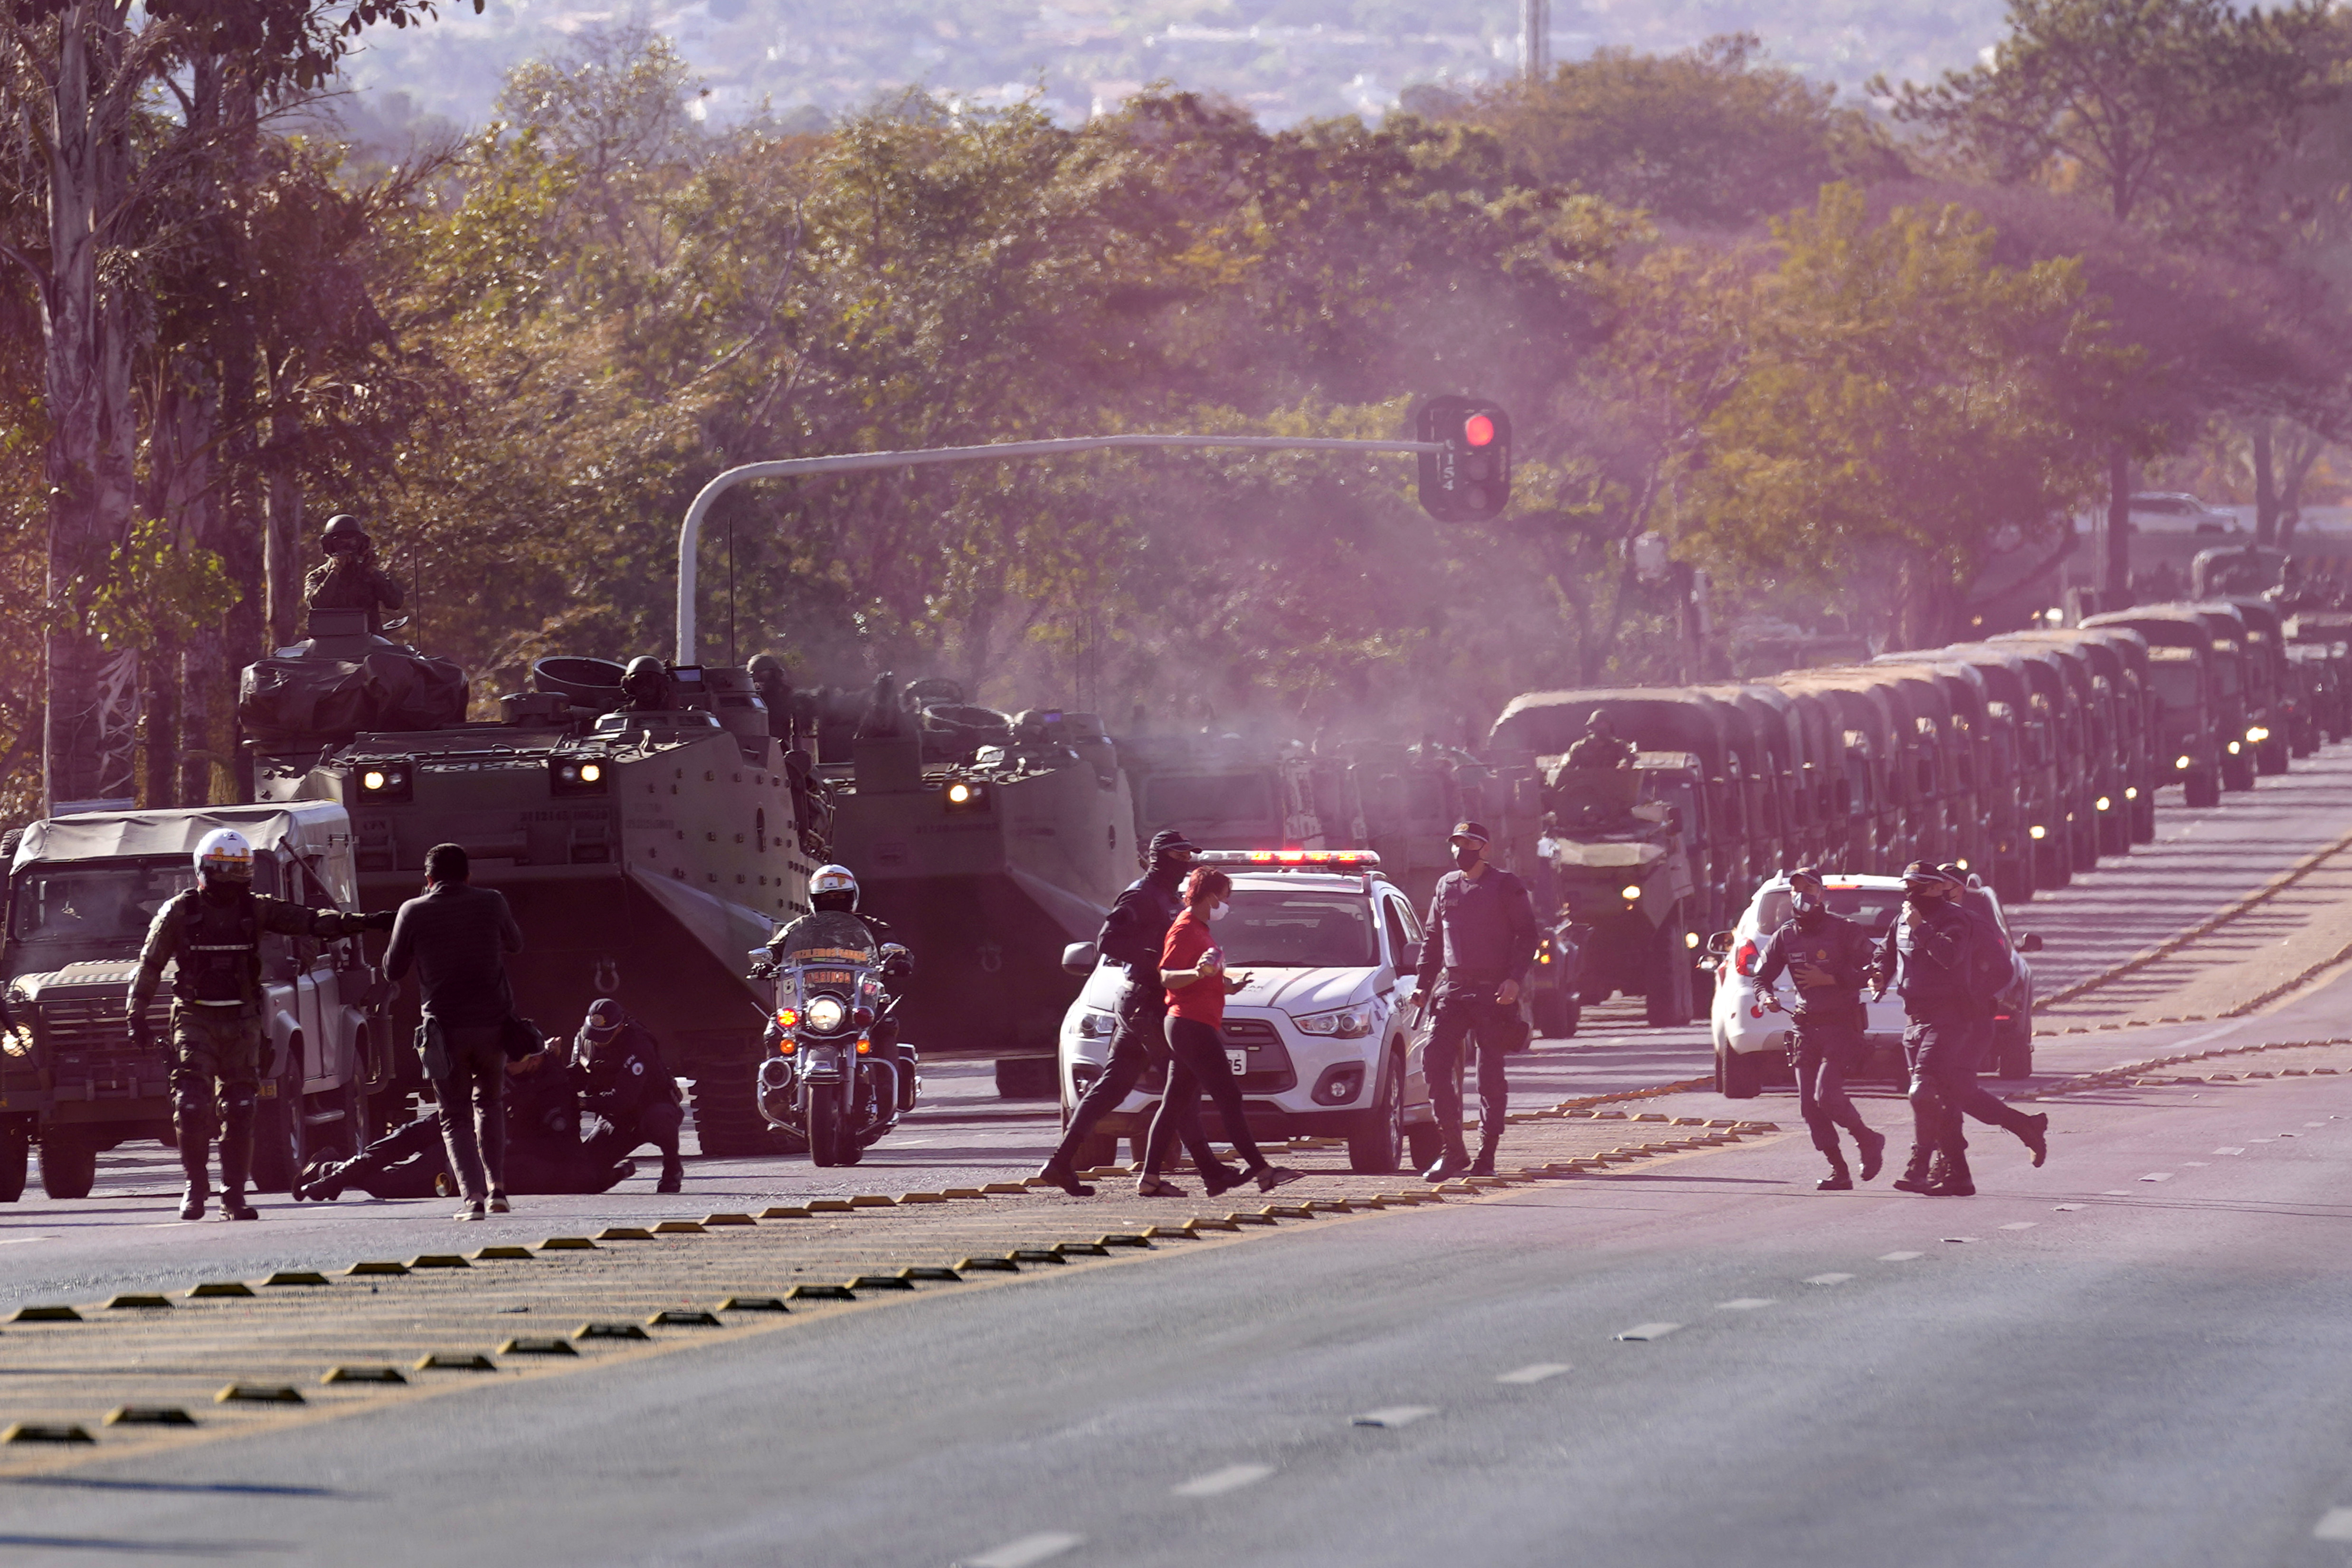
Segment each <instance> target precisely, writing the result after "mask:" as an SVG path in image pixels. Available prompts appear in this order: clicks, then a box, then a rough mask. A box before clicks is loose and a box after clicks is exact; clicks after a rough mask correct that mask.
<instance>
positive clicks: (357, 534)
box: [319, 511, 368, 555]
mask: <svg viewBox="0 0 2352 1568" xmlns="http://www.w3.org/2000/svg"><path fill="white" fill-rule="evenodd" d="M319 542H320V543H321V544H324V545H325V546H326V547H327V553H328V554H330V555H336V554H341V553H342V552H345V551H350V550H361V549H364V548H366V545H367V542H368V531H367V530H366V529H364V528H362V527H361V526H360V520H359V519H358V518H355V517H353V516H352V514H351V513H349V512H347V511H346V512H339V513H337V514H336V515H335V516H333V517H331V518H329V519H328V520H327V526H326V529H325V531H323V532H321V533H320V535H319Z"/></svg>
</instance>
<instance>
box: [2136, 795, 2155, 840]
mask: <svg viewBox="0 0 2352 1568" xmlns="http://www.w3.org/2000/svg"><path fill="white" fill-rule="evenodd" d="M2131 838H2132V842H2133V843H2135V844H2153V843H2155V842H2156V792H2155V791H2154V790H2152V789H2144V790H2142V791H2140V792H2139V798H2138V799H2137V800H2136V801H2133V802H2132V803H2131Z"/></svg>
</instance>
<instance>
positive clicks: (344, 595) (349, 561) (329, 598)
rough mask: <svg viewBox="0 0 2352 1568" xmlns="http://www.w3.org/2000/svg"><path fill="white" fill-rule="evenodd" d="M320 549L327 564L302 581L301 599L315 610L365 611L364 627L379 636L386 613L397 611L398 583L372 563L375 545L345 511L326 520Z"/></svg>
mask: <svg viewBox="0 0 2352 1568" xmlns="http://www.w3.org/2000/svg"><path fill="white" fill-rule="evenodd" d="M319 543H320V547H321V548H322V549H324V550H325V551H326V552H327V559H326V562H325V563H323V564H321V565H318V566H314V567H312V568H311V569H310V576H309V577H307V578H305V579H304V580H303V584H302V600H303V603H305V604H306V605H309V606H310V608H311V609H314V610H365V611H366V612H367V628H368V630H369V631H370V632H373V633H376V634H378V635H381V634H382V633H383V612H384V611H385V610H396V609H398V608H400V605H401V601H402V595H401V592H400V584H397V583H395V582H394V581H393V580H392V578H391V576H390V575H389V574H386V573H384V572H383V571H380V570H378V568H377V566H376V563H375V542H374V541H373V540H372V539H370V538H369V537H368V532H367V530H366V529H364V528H362V527H361V526H360V520H359V519H358V518H355V517H352V515H350V514H349V513H348V512H346V513H344V514H342V515H341V516H338V517H331V518H329V519H328V520H327V527H326V530H325V531H324V532H322V533H320V536H319Z"/></svg>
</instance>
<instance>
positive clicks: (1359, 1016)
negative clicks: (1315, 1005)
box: [1291, 1006, 1372, 1040]
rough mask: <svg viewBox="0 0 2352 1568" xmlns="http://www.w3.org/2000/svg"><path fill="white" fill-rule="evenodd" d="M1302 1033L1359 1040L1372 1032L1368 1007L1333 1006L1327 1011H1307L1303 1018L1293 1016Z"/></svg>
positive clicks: (1293, 1020)
mask: <svg viewBox="0 0 2352 1568" xmlns="http://www.w3.org/2000/svg"><path fill="white" fill-rule="evenodd" d="M1291 1022H1292V1023H1293V1024H1295V1025H1297V1027H1298V1032H1299V1033H1300V1034H1302V1035H1322V1036H1327V1037H1331V1038H1334V1039H1341V1040H1360V1039H1361V1038H1363V1037H1365V1036H1366V1035H1369V1034H1370V1033H1371V1032H1372V1014H1371V1009H1370V1008H1369V1007H1360V1006H1359V1007H1335V1008H1333V1009H1332V1010H1331V1011H1330V1012H1328V1013H1309V1014H1307V1016H1305V1017H1303V1018H1293V1019H1292V1020H1291Z"/></svg>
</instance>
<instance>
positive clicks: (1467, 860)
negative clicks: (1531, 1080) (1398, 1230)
mask: <svg viewBox="0 0 2352 1568" xmlns="http://www.w3.org/2000/svg"><path fill="white" fill-rule="evenodd" d="M1488 840H1489V836H1488V834H1487V832H1486V827H1485V826H1482V825H1481V824H1479V823H1475V822H1462V823H1456V824H1455V825H1454V834H1453V838H1452V844H1453V847H1454V870H1451V871H1448V872H1446V873H1445V875H1444V876H1443V877H1440V878H1439V879H1437V890H1436V892H1435V893H1434V894H1433V895H1432V896H1431V898H1430V900H1429V920H1428V921H1427V922H1426V923H1427V925H1428V928H1429V929H1428V930H1427V931H1425V932H1424V933H1423V938H1422V944H1421V974H1420V987H1419V992H1420V994H1421V996H1422V997H1423V998H1424V1005H1429V1004H1428V1002H1427V1000H1426V999H1428V998H1430V997H1432V996H1434V1005H1435V1007H1436V1013H1437V1016H1436V1021H1435V1022H1434V1023H1433V1025H1431V1026H1430V1031H1429V1047H1428V1050H1427V1052H1426V1054H1425V1056H1424V1057H1423V1060H1424V1062H1425V1063H1426V1065H1427V1068H1428V1073H1429V1098H1430V1102H1431V1104H1432V1105H1433V1107H1434V1108H1435V1109H1436V1111H1437V1130H1438V1134H1439V1136H1440V1137H1442V1138H1443V1139H1444V1141H1445V1152H1444V1153H1443V1154H1441V1155H1440V1156H1438V1161H1437V1163H1435V1164H1434V1165H1432V1166H1431V1167H1430V1168H1429V1169H1428V1171H1426V1172H1425V1173H1423V1174H1424V1175H1425V1177H1426V1178H1427V1179H1428V1180H1429V1181H1432V1182H1444V1181H1450V1180H1452V1179H1453V1178H1454V1177H1455V1176H1459V1175H1463V1174H1465V1173H1467V1174H1471V1175H1486V1176H1491V1175H1493V1174H1494V1173H1495V1152H1496V1148H1497V1147H1498V1146H1499V1145H1500V1144H1501V1142H1502V1141H1503V1119H1504V1116H1505V1114H1506V1113H1507V1111H1508V1110H1509V1109H1510V1082H1509V1079H1507V1078H1506V1077H1505V1075H1504V1068H1505V1066H1506V1057H1505V1053H1506V1052H1507V1050H1508V1049H1509V1047H1510V1046H1511V1044H1512V1043H1513V1042H1514V1041H1515V1040H1516V1039H1517V1037H1518V1036H1519V1031H1520V1024H1519V1017H1518V1006H1519V988H1520V986H1521V985H1522V984H1525V982H1526V980H1527V976H1528V967H1529V966H1530V965H1531V964H1533V963H1535V956H1536V911H1535V904H1534V901H1533V900H1531V899H1530V898H1529V897H1528V885H1527V884H1526V883H1525V882H1522V881H1520V880H1519V879H1517V877H1514V876H1512V875H1511V874H1510V873H1509V872H1508V871H1506V870H1504V869H1503V868H1501V867H1499V866H1493V865H1489V864H1487V861H1486V845H1487V843H1488ZM1433 986H1434V988H1435V989H1434V992H1433V990H1432V987H1433ZM1474 1033H1475V1035H1476V1037H1477V1041H1478V1157H1477V1159H1476V1160H1475V1161H1473V1160H1472V1159H1471V1158H1470V1154H1469V1152H1468V1151H1467V1150H1466V1149H1465V1148H1464V1147H1463V1146H1462V1084H1461V1078H1460V1074H1461V1068H1462V1052H1463V1047H1464V1045H1465V1042H1466V1041H1467V1040H1468V1039H1469V1037H1471V1036H1472V1035H1473V1034H1474Z"/></svg>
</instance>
